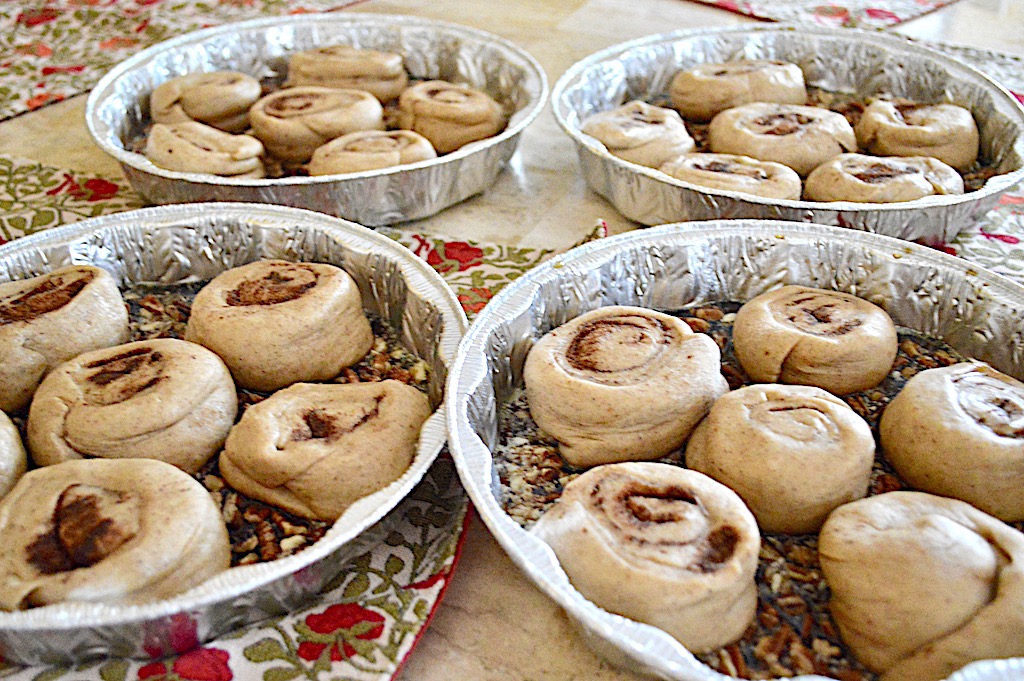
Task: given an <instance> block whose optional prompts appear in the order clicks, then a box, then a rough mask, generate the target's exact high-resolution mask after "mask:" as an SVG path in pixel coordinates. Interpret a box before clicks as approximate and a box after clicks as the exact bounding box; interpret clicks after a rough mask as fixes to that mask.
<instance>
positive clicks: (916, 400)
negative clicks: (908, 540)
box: [879, 362, 1024, 522]
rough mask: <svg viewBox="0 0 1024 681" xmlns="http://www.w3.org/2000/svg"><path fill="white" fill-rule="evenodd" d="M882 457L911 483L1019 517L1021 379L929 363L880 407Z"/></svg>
mask: <svg viewBox="0 0 1024 681" xmlns="http://www.w3.org/2000/svg"><path fill="white" fill-rule="evenodd" d="M879 435H880V437H881V441H882V450H883V452H884V453H885V457H886V458H887V459H888V460H889V462H890V463H892V465H893V466H894V467H895V468H896V471H897V472H898V473H899V474H900V477H902V478H903V479H904V480H905V481H906V482H908V483H909V484H911V485H913V486H914V487H916V488H918V489H921V490H924V491H925V492H931V493H933V494H941V495H942V496H946V497H954V498H956V499H962V500H963V501H966V502H969V503H971V504H973V505H974V506H977V507H978V508H980V509H981V510H982V511H985V512H986V513H991V514H992V515H994V516H996V517H997V518H999V519H1001V520H1005V521H1007V522H1013V521H1017V520H1024V384H1022V383H1021V382H1020V381H1017V380H1016V379H1014V378H1011V377H1010V376H1007V375H1006V374H1003V373H1001V372H999V371H996V370H995V369H993V368H992V367H990V366H988V365H987V364H981V363H975V362H965V363H961V364H955V365H953V366H949V367H941V368H938V369H927V370H925V371H922V372H921V373H919V374H917V375H916V376H914V377H913V378H911V379H910V381H908V382H907V384H906V385H905V386H903V390H901V391H900V392H899V394H898V395H896V397H895V398H894V399H893V400H892V401H891V402H890V403H889V405H888V406H887V407H886V408H885V411H884V412H883V413H882V420H881V423H880V425H879Z"/></svg>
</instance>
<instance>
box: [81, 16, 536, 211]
mask: <svg viewBox="0 0 1024 681" xmlns="http://www.w3.org/2000/svg"><path fill="white" fill-rule="evenodd" d="M337 44H348V45H353V46H355V47H358V48H363V49H377V50H384V51H388V52H397V53H400V54H402V55H403V56H404V57H405V64H406V69H407V70H408V71H409V73H410V75H411V76H412V77H413V78H417V79H424V78H429V79H437V78H440V79H443V80H449V81H455V82H460V83H466V84H469V85H471V86H473V87H476V88H478V89H481V90H483V91H484V92H486V93H488V94H489V95H491V96H492V97H493V98H494V99H496V100H497V101H498V102H499V103H500V104H501V105H502V107H503V108H504V109H505V112H506V113H507V114H508V115H509V116H510V118H509V123H508V127H506V128H505V130H504V131H502V132H501V133H499V134H497V135H495V136H494V137H490V138H488V139H485V140H480V141H479V142H473V143H471V144H468V145H466V146H464V147H462V148H461V149H458V150H456V151H454V152H452V153H450V154H446V155H444V156H441V157H439V158H436V159H431V160H428V161H420V162H418V163H413V164H407V165H402V166H395V167H393V168H384V169H380V170H370V171H365V172H360V173H350V174H345V175H324V176H318V177H301V176H296V177H284V178H279V179H243V178H225V177H218V176H216V175H209V174H201V173H182V172H176V171H171V170H166V169H163V168H159V167H157V166H155V165H153V163H151V162H150V161H149V159H147V158H146V157H145V156H143V155H142V154H140V153H136V152H134V151H132V142H133V140H136V139H139V138H141V137H142V136H143V134H144V132H145V127H146V125H147V122H148V120H149V95H150V93H151V92H152V91H153V90H154V89H155V88H156V87H157V86H158V85H160V84H161V83H163V82H164V81H167V80H170V79H171V78H174V77H176V76H181V75H185V74H187V73H198V72H206V71H225V70H231V71H241V72H243V73H247V74H249V75H252V76H254V77H255V78H257V79H263V78H272V79H278V80H283V78H284V76H285V74H286V73H287V64H288V56H289V55H290V54H292V53H294V52H298V51H301V50H309V49H314V48H317V47H324V46H328V45H337ZM547 93H548V86H547V76H546V75H545V73H544V70H543V69H542V68H541V66H540V64H538V63H537V61H536V60H535V59H534V58H533V57H531V56H530V55H529V54H528V53H527V52H525V51H524V50H523V49H522V48H520V47H518V46H516V45H514V44H512V43H510V42H508V41H507V40H504V39H503V38H500V37H498V36H496V35H493V34H491V33H487V32H485V31H480V30H477V29H472V28H468V27H465V26H459V25H457V24H451V23H445V22H441V21H432V20H428V19H421V18H418V17H410V16H402V15H383V14H381V15H377V14H355V13H351V14H349V13H341V14H299V15H292V16H287V17H274V18H268V19H256V20H253V21H245V22H239V23H233V24H226V25H224V26H218V27H216V28H209V29H204V30H200V31H195V32H193V33H188V34H186V35H183V36H179V37H177V38H172V39H170V40H167V41H164V42H162V43H159V44H157V45H154V46H152V47H150V48H148V49H146V50H143V51H142V52H139V53H138V54H136V55H135V56H133V57H131V58H129V59H127V60H125V61H123V62H121V63H120V64H118V65H117V66H115V67H114V68H113V69H111V71H110V72H109V73H107V74H106V75H105V76H104V77H103V78H102V79H101V80H100V82H99V83H97V85H96V87H95V88H94V89H93V90H92V92H91V93H90V94H89V99H88V101H87V103H86V110H85V118H86V126H87V127H88V129H89V133H90V134H91V135H92V137H93V139H94V140H95V142H96V144H98V145H99V147H100V148H101V149H103V151H105V152H106V153H107V154H109V155H110V156H112V157H113V158H115V159H116V160H117V161H119V162H120V163H121V167H122V169H123V170H124V174H125V176H126V177H127V178H128V180H129V181H130V182H131V184H132V186H133V187H134V188H135V190H136V191H137V192H139V194H141V195H142V196H143V198H145V199H146V201H148V202H150V203H154V204H166V203H190V202H201V201H247V202H256V203H274V204H280V205H287V206H295V207H298V208H307V209H309V210H315V211H319V212H321V213H327V214H330V215H335V216H339V217H343V218H345V219H348V220H352V221H354V222H358V223H360V224H363V225H369V226H379V225H387V224H392V223H395V222H401V221H405V220H417V219H420V218H425V217H427V216H430V215H433V214H435V213H437V212H439V211H441V210H443V209H445V208H447V207H449V206H451V205H453V204H455V203H458V202H460V201H463V200H465V199H467V198H469V197H470V196H473V195H474V194H479V193H480V192H482V191H484V190H485V189H487V188H488V187H489V186H491V184H493V182H494V181H495V179H496V178H497V176H498V173H499V172H500V171H501V169H502V168H504V167H505V165H506V164H507V163H508V161H509V159H510V158H511V157H512V154H513V153H514V152H515V150H516V146H517V145H518V143H519V137H520V135H521V134H522V132H523V130H525V129H526V126H528V125H529V124H530V123H531V122H532V121H533V120H534V119H535V118H536V117H537V115H538V114H539V113H540V111H541V109H542V108H543V107H544V103H545V102H546V101H547Z"/></svg>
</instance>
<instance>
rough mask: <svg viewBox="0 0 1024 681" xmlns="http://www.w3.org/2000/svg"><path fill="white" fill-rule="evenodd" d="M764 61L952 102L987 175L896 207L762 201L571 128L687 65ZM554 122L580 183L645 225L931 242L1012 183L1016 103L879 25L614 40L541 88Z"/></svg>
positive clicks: (1018, 140)
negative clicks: (631, 155) (778, 224)
mask: <svg viewBox="0 0 1024 681" xmlns="http://www.w3.org/2000/svg"><path fill="white" fill-rule="evenodd" d="M737 59H776V60H781V61H787V62H793V63H795V64H797V65H798V66H800V68H801V70H802V71H803V72H804V78H805V80H806V82H807V85H808V87H818V88H821V89H823V90H827V91H830V92H840V93H848V94H855V95H857V96H858V97H867V96H871V95H880V94H890V95H893V96H896V97H905V98H908V99H911V100H914V101H919V102H927V103H940V102H952V103H954V104H959V105H961V106H964V107H966V108H968V109H970V111H971V112H972V113H973V114H974V117H975V119H976V120H977V122H978V128H979V133H980V138H981V155H982V157H983V158H985V159H987V160H988V162H989V163H990V164H991V165H992V166H993V167H994V168H995V170H996V172H997V174H996V175H995V176H993V177H992V178H990V179H989V180H988V181H987V182H986V183H985V184H984V186H983V187H982V188H981V189H979V190H977V191H973V192H969V193H966V194H962V195H948V196H928V197H925V198H922V199H917V200H915V201H908V202H904V203H888V204H877V203H857V202H850V201H837V202H829V203H825V202H818V201H795V200H785V199H765V198H760V197H757V196H753V195H750V194H744V193H740V192H734V191H724V190H716V189H710V188H706V187H701V186H699V185H696V184H692V183H689V182H683V181H681V180H677V179H675V178H673V177H670V176H668V175H666V174H665V173H662V172H660V171H658V170H656V169H654V168H647V167H644V166H640V165H637V164H634V163H629V162H627V161H623V160H622V159H620V158H618V157H616V156H613V155H612V154H611V153H609V152H608V150H607V149H606V148H605V146H604V145H603V144H601V143H600V142H599V141H597V140H596V139H594V138H593V137H590V136H589V135H585V134H583V133H582V132H580V123H581V122H582V121H583V120H585V119H586V118H587V117H589V116H591V115H592V114H595V113H598V112H600V111H605V110H607V109H612V108H614V107H616V106H618V105H620V104H623V103H625V102H628V101H630V100H633V99H641V100H644V101H655V100H660V99H662V98H664V97H665V96H666V95H667V93H668V90H669V84H670V83H671V81H672V77H673V76H674V75H675V74H676V72H677V71H679V70H680V69H686V68H691V67H693V66H695V65H697V64H703V63H715V62H723V61H734V60H737ZM551 102H552V106H553V108H554V111H555V118H556V119H557V120H558V123H559V125H560V126H561V127H562V129H563V130H564V131H565V132H566V133H567V134H568V135H569V136H570V137H571V138H572V140H573V142H574V143H575V145H576V150H577V154H578V156H579V160H580V167H581V169H582V171H583V174H584V176H585V178H586V181H587V184H588V185H589V186H590V188H591V189H593V190H594V191H595V192H597V193H598V194H600V195H601V196H603V197H605V198H606V199H608V200H609V201H610V202H611V203H612V204H613V205H614V206H615V207H616V208H617V209H618V210H619V212H621V213H622V214H623V215H625V216H626V217H628V218H630V219H631V220H635V221H637V222H640V223H642V224H645V225H657V224H663V223H669V222H682V221H687V220H709V219H721V218H726V219H728V218H762V219H771V220H793V221H796V222H814V223H818V224H827V225H837V226H840V227H850V228H853V229H859V230H865V231H868V232H876V233H878V234H885V235H887V236H894V237H899V238H901V239H907V240H912V241H921V242H923V243H929V244H932V245H935V244H938V243H942V242H948V241H950V240H952V239H953V237H955V236H956V235H957V234H958V233H959V232H960V231H961V230H962V229H964V228H966V227H967V226H969V225H971V224H973V223H974V222H975V221H977V220H978V219H979V218H980V217H981V216H982V215H984V214H985V212H986V211H988V210H989V209H990V208H992V206H994V205H995V204H996V203H997V202H998V200H999V197H1000V195H1002V194H1003V192H1005V191H1007V190H1008V189H1010V188H1011V187H1013V186H1014V185H1016V184H1017V183H1019V182H1021V181H1022V180H1024V107H1022V106H1021V104H1020V103H1019V102H1018V101H1017V100H1016V98H1015V97H1014V96H1013V95H1012V94H1010V92H1009V91H1007V90H1006V89H1005V88H1004V87H1002V86H1001V85H999V84H998V83H996V82H995V81H993V80H992V79H991V78H989V77H988V76H986V75H985V74H983V73H982V72H980V71H978V70H977V69H975V68H973V67H971V66H968V65H966V64H964V63H963V62H960V61H958V60H957V59H954V58H952V57H950V56H947V55H945V54H943V53H941V52H938V51H936V50H933V49H931V48H928V47H924V46H922V45H919V44H915V43H913V42H912V41H910V40H909V39H907V38H904V37H902V36H897V35H894V34H891V33H882V32H872V31H863V30H855V29H826V28H811V27H807V28H803V27H801V28H796V27H792V26H778V25H771V26H759V27H754V28H750V27H741V28H735V27H730V28H723V29H700V30H690V31H677V32H674V33H667V34H659V35H653V36H648V37H646V38H641V39H639V40H634V41H631V42H626V43H622V44H619V45H615V46H613V47H609V48H607V49H605V50H602V51H600V52H598V53H596V54H593V55H591V56H589V57H586V58H585V59H583V60H581V61H579V62H577V63H576V64H574V65H573V66H571V67H570V68H569V69H568V70H567V71H566V72H565V73H564V74H563V75H562V77H561V78H559V79H558V82H557V83H556V84H555V86H554V88H553V89H552V95H551Z"/></svg>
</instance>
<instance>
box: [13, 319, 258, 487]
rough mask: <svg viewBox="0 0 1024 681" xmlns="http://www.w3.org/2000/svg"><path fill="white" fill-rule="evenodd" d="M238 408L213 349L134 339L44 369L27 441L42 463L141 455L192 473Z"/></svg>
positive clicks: (228, 376) (220, 439) (219, 442)
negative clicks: (44, 373) (50, 368)
mask: <svg viewBox="0 0 1024 681" xmlns="http://www.w3.org/2000/svg"><path fill="white" fill-rule="evenodd" d="M237 408H238V404H237V396H236V394H235V384H234V383H233V382H232V381H231V374H229V373H228V370H227V367H225V366H224V363H223V362H222V361H221V360H220V358H219V357H217V355H215V354H213V353H212V352H210V351H209V350H207V349H206V348H204V347H203V346H201V345H196V344H195V343H189V342H186V341H183V340H177V339H175V338H161V339H154V340H147V341H137V342H135V343H127V344H125V345H117V346H114V347H112V348H105V349H103V350H94V351H92V352H85V353H82V354H81V355H78V356H77V357H75V358H74V359H73V360H71V361H69V362H65V363H64V364H62V365H60V366H59V367H57V368H56V369H54V370H53V371H52V372H50V374H49V375H48V376H47V377H46V378H45V379H43V382H42V383H41V384H40V385H39V389H38V390H37V391H36V395H35V397H34V398H33V399H32V407H31V408H30V409H29V413H28V445H29V450H30V451H31V452H32V459H33V460H34V461H35V462H36V463H37V464H39V465H40V466H50V465H53V464H56V463H60V462H61V461H69V460H72V459H81V458H90V457H93V458H97V457H98V458H106V459H125V458H147V459H159V460H161V461H165V462H167V463H169V464H172V465H174V466H177V467H178V468H180V469H182V470H183V471H185V472H186V473H195V472H196V471H197V470H199V468H200V467H202V465H203V464H205V463H206V462H207V461H209V459H210V457H212V456H213V455H214V454H216V453H217V451H218V450H219V449H220V447H221V445H222V444H224V439H225V438H226V437H227V436H228V431H229V430H230V429H231V424H232V423H234V420H235V413H236V411H237Z"/></svg>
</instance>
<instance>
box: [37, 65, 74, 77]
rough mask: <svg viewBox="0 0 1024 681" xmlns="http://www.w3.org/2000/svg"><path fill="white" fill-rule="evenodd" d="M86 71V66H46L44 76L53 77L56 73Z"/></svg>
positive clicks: (43, 71)
mask: <svg viewBox="0 0 1024 681" xmlns="http://www.w3.org/2000/svg"><path fill="white" fill-rule="evenodd" d="M82 71H85V65H84V64H76V65H75V66H44V67H43V70H42V74H43V75H44V76H52V75H53V74H55V73H81V72H82Z"/></svg>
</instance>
